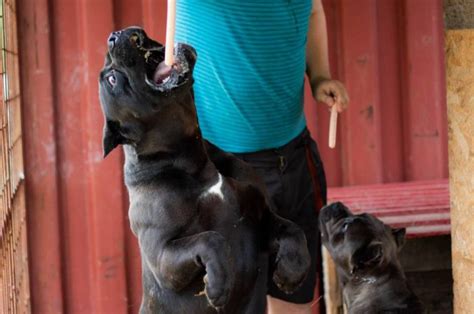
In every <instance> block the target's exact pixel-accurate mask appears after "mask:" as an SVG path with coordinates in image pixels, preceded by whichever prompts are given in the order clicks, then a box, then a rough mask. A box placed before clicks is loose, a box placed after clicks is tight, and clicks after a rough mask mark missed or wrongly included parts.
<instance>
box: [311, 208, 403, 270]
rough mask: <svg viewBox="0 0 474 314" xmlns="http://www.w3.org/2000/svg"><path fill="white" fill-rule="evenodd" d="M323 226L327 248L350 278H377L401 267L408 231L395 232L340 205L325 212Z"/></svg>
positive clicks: (369, 216) (322, 218)
mask: <svg viewBox="0 0 474 314" xmlns="http://www.w3.org/2000/svg"><path fill="white" fill-rule="evenodd" d="M319 226H320V230H321V239H322V243H323V245H324V246H325V247H326V248H327V249H328V251H329V254H331V256H332V257H333V259H334V261H335V263H336V264H337V265H338V267H339V268H340V269H342V270H344V272H345V273H346V274H347V275H351V274H354V273H357V274H359V275H369V274H372V275H374V274H377V272H378V270H381V269H383V268H384V266H386V265H388V264H391V263H398V252H399V250H400V249H401V247H402V246H403V244H404V243H405V228H403V229H392V228H390V227H389V226H387V225H385V224H384V223H383V222H381V221H380V220H378V219H377V218H375V217H374V216H372V215H369V214H360V215H354V214H352V213H351V212H350V211H349V209H348V208H347V207H346V206H345V205H344V204H343V203H340V202H338V203H333V204H331V205H328V206H326V207H324V208H323V209H322V210H321V212H320V216H319Z"/></svg>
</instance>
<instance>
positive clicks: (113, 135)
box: [102, 120, 125, 158]
mask: <svg viewBox="0 0 474 314" xmlns="http://www.w3.org/2000/svg"><path fill="white" fill-rule="evenodd" d="M124 142H125V138H124V137H123V136H122V135H121V134H120V125H119V123H118V122H115V121H111V120H106V121H105V126H104V131H103V135H102V147H103V150H104V158H105V157H107V155H108V154H109V153H110V152H111V151H112V150H113V149H114V148H115V147H117V146H118V145H120V144H123V143H124Z"/></svg>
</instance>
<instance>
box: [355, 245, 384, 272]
mask: <svg viewBox="0 0 474 314" xmlns="http://www.w3.org/2000/svg"><path fill="white" fill-rule="evenodd" d="M382 258H383V247H382V244H380V243H376V244H370V245H369V246H366V247H362V248H360V249H358V250H356V251H355V252H354V254H353V255H352V258H351V274H353V273H355V272H356V271H357V270H359V269H362V270H363V269H366V268H371V267H373V266H375V265H377V264H379V263H380V262H381V261H382Z"/></svg>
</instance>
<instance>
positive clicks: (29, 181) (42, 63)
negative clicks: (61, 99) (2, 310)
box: [17, 0, 64, 314]
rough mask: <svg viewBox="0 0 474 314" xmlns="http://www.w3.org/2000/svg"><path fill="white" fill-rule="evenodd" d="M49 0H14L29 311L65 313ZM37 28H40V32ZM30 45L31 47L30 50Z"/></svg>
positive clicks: (53, 313) (52, 313)
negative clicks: (19, 53)
mask: <svg viewBox="0 0 474 314" xmlns="http://www.w3.org/2000/svg"><path fill="white" fill-rule="evenodd" d="M49 6H50V1H48V0H37V1H33V2H32V1H28V0H18V8H19V10H18V11H17V14H18V21H19V25H18V28H19V33H20V34H21V35H22V36H20V38H19V40H20V41H19V45H20V51H21V63H22V67H21V68H20V71H21V84H22V87H23V88H22V106H23V109H24V110H23V121H25V122H26V123H25V125H28V127H25V128H24V129H23V134H24V139H23V140H24V150H25V152H24V157H25V172H26V174H27V175H26V197H27V206H28V215H27V219H28V220H27V223H28V242H29V250H28V254H29V261H30V263H29V269H30V285H31V287H30V288H31V292H32V295H31V309H32V312H34V313H51V314H55V313H63V312H64V302H63V300H64V298H63V282H62V268H63V264H62V260H61V251H62V249H61V244H60V243H61V242H60V241H61V240H60V239H61V237H62V236H61V232H60V229H61V223H60V215H59V203H58V200H59V192H58V185H57V182H58V181H57V180H58V171H57V154H56V151H57V146H56V123H55V119H54V118H55V108H54V102H53V81H52V77H53V75H52V51H51V37H50V36H51V24H50V16H49ZM39 30H40V31H39ZM32 43H35V44H34V49H32Z"/></svg>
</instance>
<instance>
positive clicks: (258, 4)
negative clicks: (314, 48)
mask: <svg viewBox="0 0 474 314" xmlns="http://www.w3.org/2000/svg"><path fill="white" fill-rule="evenodd" d="M311 6H312V1H311V0H178V1H177V5H176V41H177V42H184V43H188V44H191V45H192V46H193V47H194V48H195V49H196V51H197V54H198V60H197V63H196V67H195V71H194V78H195V84H194V93H195V100H196V108H197V112H198V119H199V125H200V127H201V129H202V133H203V136H204V138H206V139H208V140H209V141H211V142H212V143H214V144H216V145H217V146H219V147H220V148H221V149H223V150H225V151H229V152H234V153H243V152H254V151H259V150H263V149H269V148H276V147H280V146H282V145H284V144H286V143H288V142H289V141H290V140H291V139H293V138H294V137H296V136H297V135H298V134H299V133H300V132H301V131H302V130H303V129H304V127H305V125H306V122H305V118H304V112H303V86H304V74H305V69H306V55H305V53H306V35H307V30H308V24H309V16H310V13H311Z"/></svg>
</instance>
